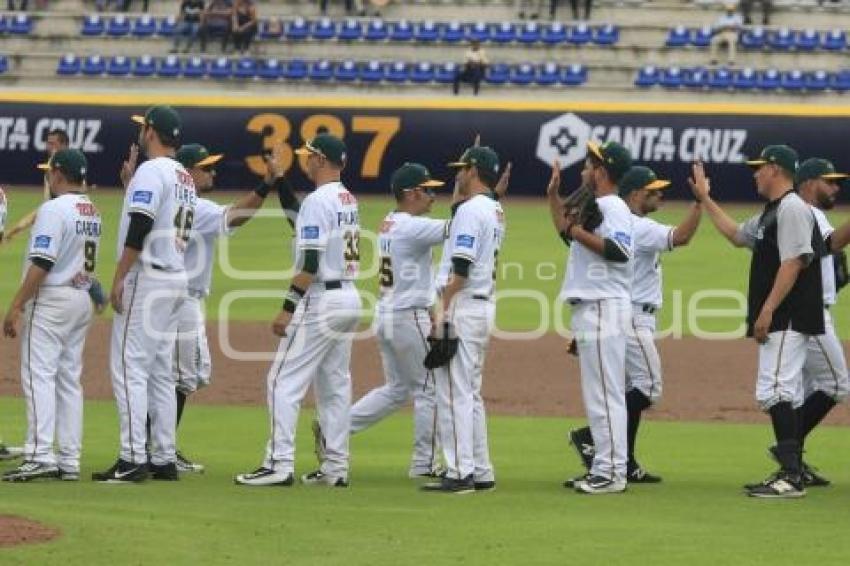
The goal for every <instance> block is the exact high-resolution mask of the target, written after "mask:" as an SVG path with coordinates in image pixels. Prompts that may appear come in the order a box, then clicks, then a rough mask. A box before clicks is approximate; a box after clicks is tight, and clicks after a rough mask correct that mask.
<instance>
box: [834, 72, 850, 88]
mask: <svg viewBox="0 0 850 566" xmlns="http://www.w3.org/2000/svg"><path fill="white" fill-rule="evenodd" d="M829 88H830V89H832V90H834V91H836V92H847V91H848V90H850V71H839V72H837V73H832V74H831V75H830V76H829Z"/></svg>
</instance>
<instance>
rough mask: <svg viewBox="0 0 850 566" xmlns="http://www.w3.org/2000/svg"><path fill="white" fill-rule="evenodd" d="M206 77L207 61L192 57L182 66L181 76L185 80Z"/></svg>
mask: <svg viewBox="0 0 850 566" xmlns="http://www.w3.org/2000/svg"><path fill="white" fill-rule="evenodd" d="M206 75H207V61H206V59H204V58H202V57H192V58H191V59H188V60H187V61H186V64H185V65H183V76H184V77H186V78H187V79H199V78H201V77H205V76H206Z"/></svg>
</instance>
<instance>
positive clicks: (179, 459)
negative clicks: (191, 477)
mask: <svg viewBox="0 0 850 566" xmlns="http://www.w3.org/2000/svg"><path fill="white" fill-rule="evenodd" d="M174 456H175V461H174V463H175V464H176V465H177V471H178V472H180V473H181V474H188V473H196V474H203V473H204V465H203V464H199V463H198V462H193V461H192V460H190V459H189V458H187V457H186V456H184V455H183V454H182V453H181V452H180V451H179V450H178V451H177V452H176V453H175V454H174Z"/></svg>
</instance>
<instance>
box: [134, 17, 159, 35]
mask: <svg viewBox="0 0 850 566" xmlns="http://www.w3.org/2000/svg"><path fill="white" fill-rule="evenodd" d="M155 33H156V20H155V19H154V18H153V16H151V15H150V14H144V15H142V16H140V17H138V18H136V19H135V20H134V21H133V31H132V34H133V36H134V37H151V36H152V35H154V34H155Z"/></svg>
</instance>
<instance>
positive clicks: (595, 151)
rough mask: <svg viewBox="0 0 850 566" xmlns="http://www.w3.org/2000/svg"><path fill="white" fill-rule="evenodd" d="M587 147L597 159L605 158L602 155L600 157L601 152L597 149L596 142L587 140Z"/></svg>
mask: <svg viewBox="0 0 850 566" xmlns="http://www.w3.org/2000/svg"><path fill="white" fill-rule="evenodd" d="M587 149H588V150H589V151H590V153H592V154H593V155H595V156H596V157H598V158H599V159H602V160H604V159H605V158H604V157H602V152H601V151H599V144H598V143H596V142H592V141H589V142H587Z"/></svg>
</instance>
